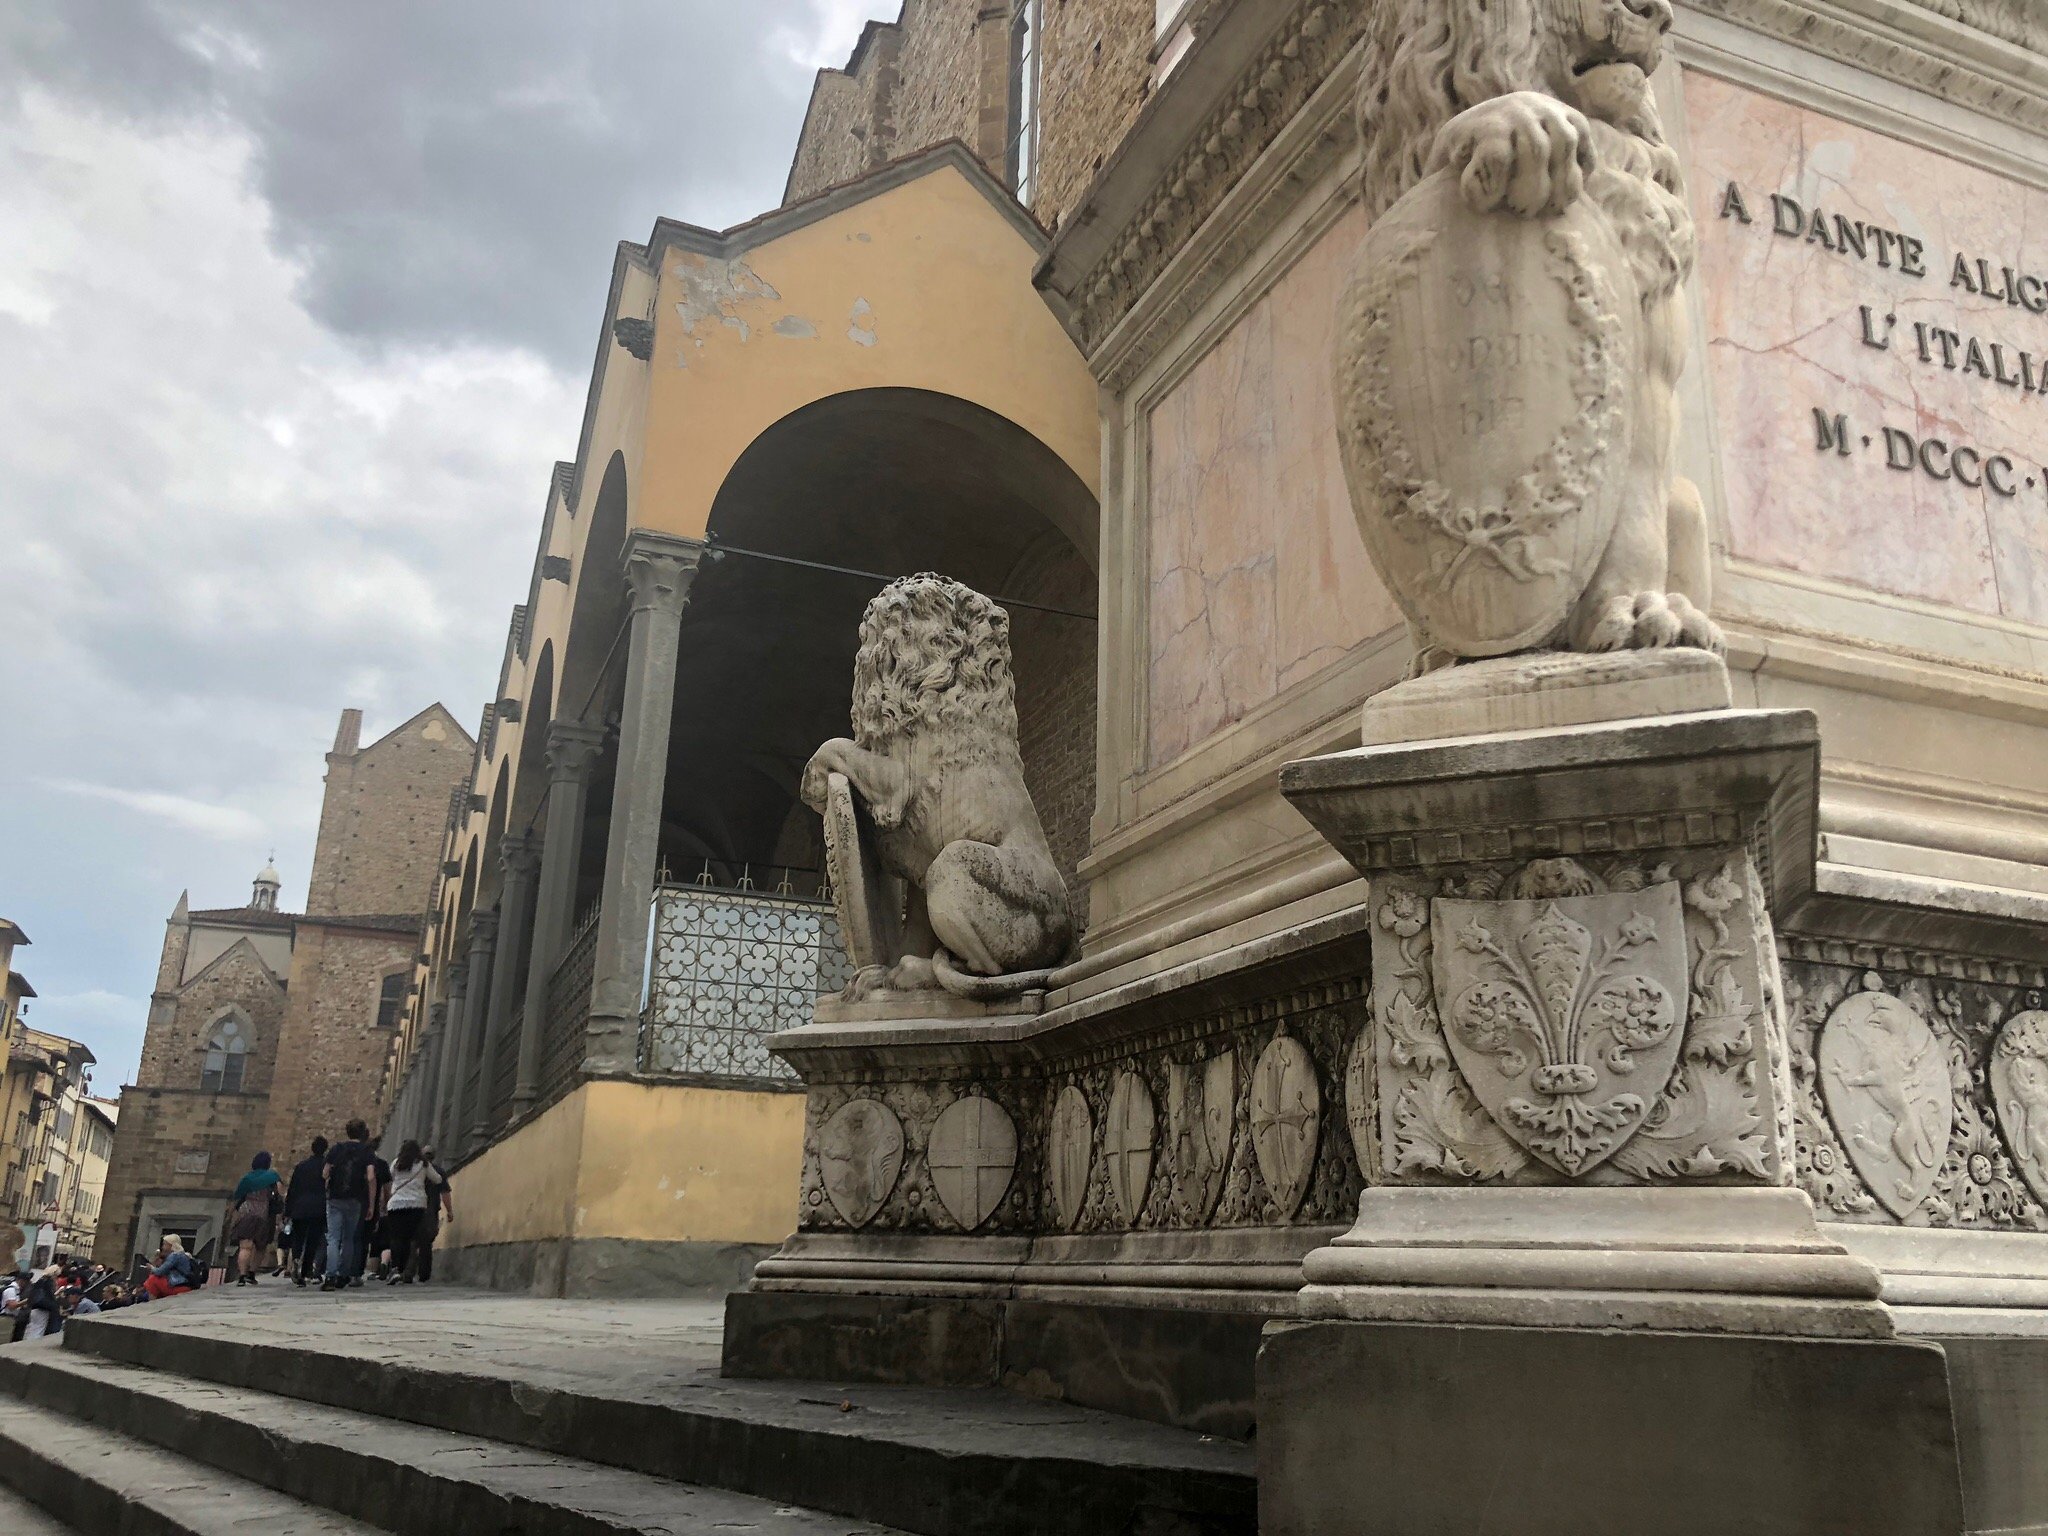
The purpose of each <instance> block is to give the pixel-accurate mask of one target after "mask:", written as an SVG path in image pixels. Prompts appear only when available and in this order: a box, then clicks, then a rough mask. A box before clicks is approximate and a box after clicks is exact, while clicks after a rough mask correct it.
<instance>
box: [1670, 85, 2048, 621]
mask: <svg viewBox="0 0 2048 1536" xmlns="http://www.w3.org/2000/svg"><path fill="white" fill-rule="evenodd" d="M1685 105H1686V118H1687V129H1688V138H1689V140H1690V145H1691V164H1690V166H1689V168H1688V175H1689V177H1690V184H1691V190H1692V200H1693V209H1694V214H1695V217H1696V218H1697V220H1698V223H1699V232H1700V274H1701V279H1702V290H1703V293H1704V296H1705V302H1706V336H1707V356H1706V359H1705V367H1706V370H1707V377H1708V383H1709V387H1710V389H1711V392H1712V398H1713V403H1714V411H1715V416H1716V419H1717V423H1718V429H1719V435H1720V444H1719V452H1720V462H1721V469H1722V475H1723V479H1724V484H1725V486H1726V491H1727V512H1728V527H1729V541H1730V553H1731V554H1732V555H1733V556H1735V557H1737V558H1740V559H1744V560H1748V561H1753V562H1756V563H1758V564H1761V565H1766V566H1774V567H1778V568H1781V569H1784V570H1788V571H1797V572H1803V573H1807V574H1811V575H1815V576H1824V577H1829V578H1833V579H1836V580H1840V581H1844V582H1849V583H1853V584H1856V585H1859V586H1864V587H1868V588H1872V589H1875V590H1877V591H1880V592H1888V593H1893V594H1896V595H1899V596H1902V597H1908V598H1917V599H1921V600H1924V601H1928V602H1933V603H1939V604H1945V605H1948V606H1951V607H1955V608H1958V609H1963V610H1967V611H1970V612H1975V613H1983V614H1999V615H2004V616H2007V617H2010V618H2016V619H2022V620H2026V621H2029V622H2033V623H2048V471H2044V469H2043V468H2042V465H2043V463H2044V462H2048V283H2044V281H2043V279H2048V194H2044V193H2041V192H2038V191H2035V190H2033V189H2030V188H2028V187H2025V186H2023V185H2021V184H2019V183H2017V182H2014V181H2011V180H2009V179H2007V178H2005V177H2001V176H1997V175H1994V174H1992V173H1991V172H1988V171H1983V170H1979V169H1976V168H1974V167H1971V166H1968V165H1963V164H1959V163H1957V162H1955V161H1953V160H1949V159H1947V158H1945V157H1943V156H1941V155H1938V154H1936V153H1934V152H1932V151H1930V150H1926V149H1922V148H1919V147H1917V146H1914V145H1910V144H1906V143H1904V142H1902V141H1900V140H1897V139H1893V138H1890V137H1887V136H1885V135H1883V134H1879V133H1875V132H1872V131H1870V130H1868V129H1864V128H1859V127H1855V126H1852V125H1849V124H1846V123H1842V122H1839V121H1836V120H1834V119H1832V118H1829V117H1827V116H1824V115H1823V114H1821V113H1818V112H1815V111H1811V110H1809V109H1806V108H1803V107H1798V106H1794V105H1792V104H1790V103H1787V102H1783V101H1779V100H1777V99H1775V98H1773V97H1769V96H1765V95H1762V94H1760V93H1758V92H1756V91H1752V90H1749V89H1746V88H1744V87H1742V86H1737V85H1732V84H1730V83H1728V82H1726V81H1723V80H1719V79H1716V78H1714V77H1713V76H1710V75H1707V74H1703V73H1700V72H1698V71H1691V72H1688V73H1687V75H1686V77H1685ZM1731 186H1732V187H1733V188H1734V189H1735V190H1736V192H1737V194H1738V196H1739V199H1740V203H1741V209H1738V208H1737V207H1736V205H1735V203H1733V202H1732V201H1731V200H1730V198H1729V189H1730V188H1731ZM1774 194H1775V195H1776V197H1777V199H1779V200H1778V201H1774ZM1786 199H1789V200H1790V202H1787V201H1784V200H1786ZM1793 204H1796V205H1797V206H1796V211H1795V209H1794V207H1793ZM1743 211H1746V212H1747V214H1748V216H1749V221H1748V222H1744V220H1743V218H1742V212H1743ZM1816 213H1819V214H1820V215H1821V216H1822V224H1821V230H1820V232H1819V233H1816V232H1815V230H1814V225H1813V216H1814V215H1815V214H1816ZM1795 221H1796V222H1797V223H1798V225H1799V232H1798V233H1797V234H1783V233H1780V232H1779V226H1780V225H1781V224H1783V225H1788V226H1789V225H1791V224H1793V223H1794V222H1795ZM1902 238H1903V241H1904V242H1910V243H1902ZM1859 246H1860V247H1861V251H1860V253H1859V249H1858V248H1859ZM1959 255H1960V256H1961V257H1963V258H1964V260H1965V262H1966V265H1967V269H1968V273H1969V277H1968V282H1967V283H1958V282H1957V281H1956V274H1955V262H1956V259H1957V257H1958V256H1959ZM1979 258H1982V259H1983V261H1984V267H1983V269H1982V270H1981V272H1980V269H1979V268H1978V267H1977V265H1976V263H1977V261H1978V259H1979ZM2005 268H2010V269H2011V275H2010V277H2008V276H2007V275H2006V274H2005V273H2004V271H2003V269H2005ZM1986 277H1988V279H1989V281H1990V285H1991V291H1990V293H1989V294H1986V293H1982V292H1974V291H1972V289H1975V288H1979V287H1981V286H1982V279H1983V278H1986ZM1866 306H1867V311H1866ZM1916 326H1918V327H1920V328H1921V329H1920V330H1919V331H1916V329H1915V327H1916ZM1937 333H1947V334H1949V335H1950V336H1952V337H1953V338H1954V339H1953V340H1952V341H1949V342H1947V343H1944V342H1943V341H1942V340H1941V339H1940V338H1939V336H1938V335H1937ZM1922 338H1925V339H1926V343H1927V344H1926V347H1925V355H1924V356H1923V351H1922ZM1973 339H1974V340H1975V341H1976V342H1977V343H1978V348H1977V351H1976V352H1975V353H1974V354H1973V353H1972V352H1971V351H1970V350H1969V346H1968V343H1969V342H1970V341H1971V340H1973ZM1993 343H1996V344H1997V349H1998V350H1997V351H1996V352H1993V351H1992V346H1993ZM1987 375H1996V376H1995V377H1994V376H1987ZM2001 380H2003V382H2002V381H2001ZM1817 412H1818V413H1819V414H1818V416H1817V415H1816V413H1817ZM1838 416H1839V417H1840V418H1841V419H1842V421H1843V422H1844V423H1846V425H1847V427H1848V429H1849V430H1848V434H1847V437H1846V439H1845V441H1844V442H1843V443H1838V442H1837V441H1836V440H1835V439H1834V438H1833V437H1832V433H1831V431H1830V432H1829V433H1828V434H1826V435H1825V441H1824V433H1823V428H1822V423H1823V422H1826V423H1828V424H1829V427H1830V429H1831V428H1832V424H1833V422H1834V421H1835V419H1836V418H1837V417H1838ZM1887 429H1889V431H1888V430H1887ZM1908 439H1910V441H1911V445H1912V446H1911V447H1910V448H1909V447H1908ZM1929 439H1934V440H1936V441H1937V443H1938V444H1939V446H1938V447H1936V448H1933V449H1930V450H1928V451H1927V453H1926V455H1925V456H1924V457H1923V456H1922V454H1921V453H1920V452H1919V451H1918V450H1919V447H1920V445H1922V444H1924V443H1926V442H1927V441H1928V440H1929ZM1842 446H1846V448H1847V450H1848V451H1847V452H1846V453H1844V452H1842V451H1840V450H1841V447H1842ZM1888 450H1889V458H1890V462H1888ZM1958 450H1962V471H1961V474H1960V475H1958V474H1957V472H1956V461H1955V455H1956V454H1957V452H1958ZM1909 457H1910V462H1911V467H1909V468H1899V467H1893V465H1894V464H1895V463H1897V461H1899V460H1901V459H1907V458H1909ZM1994 460H1997V463H1996V464H1994V463H1993V461H1994ZM2006 465H2009V466H2010V468H2009V469H2007V468H2005V466H2006ZM1987 466H1990V467H1991V473H1990V474H1989V475H1988V476H1987V475H1986V473H1985V469H1986V467H1987ZM1966 481H1976V482H1978V483H1977V484H1974V485H1972V484H1966V483H1965V482H1966ZM2001 487H2002V488H2003V490H2005V491H2009V492H2010V494H2002V493H2001Z"/></svg>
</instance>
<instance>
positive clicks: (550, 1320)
mask: <svg viewBox="0 0 2048 1536" xmlns="http://www.w3.org/2000/svg"><path fill="white" fill-rule="evenodd" d="M724 1307H725V1302H724V1298H722V1297H715V1298H714V1297H697V1298H680V1299H675V1300H648V1301H599V1300H574V1301H563V1300H557V1299H554V1298H547V1297H533V1296H518V1295H508V1294H505V1293H503V1292H498V1291H485V1290H471V1289H464V1288H458V1287H445V1288H444V1287H441V1286H438V1285H437V1286H384V1285H378V1284H374V1283H368V1282H366V1283H365V1284H364V1285H363V1286H362V1287H361V1288H360V1289H350V1290H347V1291H343V1292H339V1293H336V1292H322V1291H318V1290H315V1289H312V1288H310V1287H309V1288H308V1289H306V1290H303V1291H301V1290H299V1289H297V1288H296V1287H294V1286H292V1285H291V1284H290V1283H289V1282H284V1281H265V1282H264V1283H262V1284H260V1285H257V1286H254V1287H236V1286H221V1287H213V1288H210V1289H208V1290H205V1291H202V1292H199V1293H197V1294H195V1295H191V1296H181V1297H175V1298H172V1299H170V1300H168V1301H162V1302H152V1303H150V1304H149V1305H147V1306H143V1307H134V1308H124V1309H122V1310H121V1311H118V1312H115V1313H111V1314H104V1315H103V1317H102V1319H100V1320H98V1321H101V1322H104V1323H106V1324H108V1325H111V1326H118V1327H121V1328H148V1329H151V1330H155V1331H159V1332H163V1333H175V1334H188V1335H193V1336H198V1337H206V1338H220V1339H232V1340H234V1341H237V1342H239V1343H242V1344H250V1345H264V1344H269V1345H274V1346H279V1347H284V1348H298V1349H313V1350H317V1351H319V1352H320V1353H321V1354H323V1355H328V1356H340V1357H344V1358H348V1359H354V1360H361V1361H380V1362H388V1363H391V1364H403V1365H407V1366H410V1367H413V1368H414V1369H425V1370H431V1371H446V1372H454V1373H459V1374H461V1375H465V1376H486V1377H496V1378H499V1379H504V1380H513V1381H518V1382H523V1383H527V1384H530V1385H532V1386H535V1387H544V1388H550V1389H553V1390H556V1391H562V1392H570V1393H575V1394H579V1395H589V1396H592V1397H601V1398H609V1399H615V1400H616V1399H625V1400H631V1401H637V1402H646V1403H659V1404H663V1405H667V1406H673V1407H680V1408H698V1409H705V1408H724V1409H727V1410H730V1411H734V1412H744V1413H745V1414H746V1415H747V1416H748V1417H749V1418H751V1419H755V1420H763V1419H765V1420H769V1421H772V1422H776V1423H782V1424H793V1425H805V1426H808V1427H811V1428H813V1429H824V1430H827V1431H835V1432H851V1433H859V1434H864V1435H874V1434H877V1433H885V1434H892V1435H900V1436H905V1437H908V1438H911V1439H915V1440H919V1441H926V1442H938V1443H941V1444H943V1445H945V1446H946V1447H947V1448H948V1449H950V1450H953V1451H956V1452H968V1453H982V1454H990V1455H1015V1454H1018V1453H1020V1452H1022V1453H1025V1454H1029V1453H1031V1452H1032V1451H1034V1450H1047V1451H1049V1450H1053V1449H1055V1448H1058V1449H1061V1450H1071V1448H1072V1446H1073V1444H1074V1442H1075V1439H1076V1437H1077V1436H1085V1438H1086V1444H1087V1445H1088V1446H1089V1447H1090V1448H1091V1454H1092V1455H1093V1456H1095V1457H1099V1458H1101V1459H1104V1460H1110V1461H1114V1460H1117V1459H1119V1458H1121V1457H1135V1458H1138V1459H1147V1458H1148V1457H1149V1456H1151V1455H1155V1454H1156V1455H1161V1456H1171V1457H1172V1458H1173V1459H1174V1460H1176V1461H1178V1462H1184V1463H1188V1464H1192V1465H1194V1466H1197V1467H1203V1468H1207V1469H1211V1470H1214V1471H1216V1472H1220V1473H1236V1472H1240V1471H1244V1470H1246V1469H1248V1467H1249V1465H1250V1455H1251V1452H1250V1448H1249V1447H1247V1446H1245V1445H1242V1444H1240V1443H1237V1442H1234V1441H1229V1440H1223V1439H1215V1438H1211V1437H1206V1436H1194V1435H1191V1434H1189V1433H1187V1432H1186V1431H1182V1430H1176V1429H1171V1428H1168V1427H1166V1426H1163V1425H1157V1424H1150V1423H1146V1422H1144V1421H1141V1420H1136V1419H1127V1418H1122V1417H1120V1416H1118V1415H1115V1414H1108V1413H1101V1412H1098V1411H1096V1410H1093V1409H1088V1408H1077V1407H1073V1406H1070V1405H1068V1404H1064V1403H1057V1402H1049V1401H1045V1400H1042V1399H1038V1398H1032V1397H1025V1396H1021V1395H1018V1394H1015V1393H1011V1392H1002V1391H997V1390H995V1389H992V1388H990V1389H954V1390H946V1389H931V1388H908V1387H876V1386H861V1385H845V1384H835V1383H818V1384H815V1385H807V1384H804V1383H791V1382H779V1381H728V1380H726V1379H724V1378H723V1377H721V1376H720V1375H719V1374H718V1365H719V1350H720V1339H721V1333H722V1326H723V1317H724ZM281 1390H288V1389H281Z"/></svg>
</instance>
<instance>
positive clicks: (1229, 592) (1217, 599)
mask: <svg viewBox="0 0 2048 1536" xmlns="http://www.w3.org/2000/svg"><path fill="white" fill-rule="evenodd" d="M1364 229H1365V221H1364V218H1363V216H1362V215H1360V214H1359V213H1357V212H1356V211H1354V212H1353V213H1351V214H1349V215H1347V216H1346V217H1345V218H1343V219H1342V220H1340V221H1339V222H1338V223H1337V224H1336V225H1334V226H1333V227H1332V228H1331V229H1330V230H1329V231H1328V232H1327V233H1326V234H1325V235H1323V237H1322V238H1321V239H1320V240H1318V241H1317V242H1316V244H1315V245H1313V246H1312V247H1310V249H1309V250H1308V251H1306V252H1305V253H1304V254H1303V255H1302V256H1301V258H1300V259H1299V260H1298V261H1296V262H1295V264H1294V265H1293V266H1292V267H1291V268H1290V269H1289V270H1288V271H1287V273H1286V274H1285V275H1284V276H1283V277H1282V278H1281V279H1280V281H1279V282H1278V283H1276V284H1275V285H1274V286H1273V288H1272V289H1271V291H1270V292H1268V293H1267V294H1266V295H1265V296H1264V297H1263V298H1261V299H1260V300H1259V302H1258V303H1257V304H1255V305H1253V306H1252V308H1251V309H1250V310H1248V311H1247V312H1246V313H1245V315H1244V316H1243V317H1242V318H1241V319H1240V320H1239V321H1238V322H1237V323H1236V324H1235V325H1234V326H1232V327H1231V329H1230V330H1229V331H1228V332H1227V333H1226V334H1225V335H1224V336H1223V338H1222V339H1221V340H1220V341H1218V342H1217V344H1216V345H1215V346H1214V347H1213V348H1211V349H1210V351H1209V352H1208V354H1207V355H1206V356H1204V357H1203V358H1202V360H1201V361H1200V362H1199V363H1197V364H1196V365H1195V367H1194V369H1193V370H1192V371H1190V372H1189V374H1188V375H1187V376H1186V377H1185V378H1184V379H1182V380H1181V381H1180V383H1178V384H1177V385H1175V386H1174V388H1173V389H1172V390H1170V391H1169V392H1168V393H1167V394H1166V395H1165V396H1164V397H1163V398H1162V399H1161V400H1160V401H1159V403H1158V404H1157V405H1156V406H1155V407H1154V408H1153V410H1152V413H1151V418H1150V422H1149V427H1150V466H1151V468H1150V474H1151V485H1150V492H1151V495H1150V516H1151V522H1150V561H1151V565H1150V571H1149V577H1150V585H1151V593H1150V642H1151V674H1150V689H1149V697H1150V710H1149V717H1148V721H1147V738H1146V741H1147V745H1146V762H1147V763H1148V764H1149V765H1153V766H1157V765H1159V764H1162V763H1167V762H1171V761H1172V760H1173V759H1175V758H1177V757H1179V756H1181V755H1182V754H1183V753H1184V752H1186V751H1187V750H1188V749H1189V748H1191V747H1193V746H1195V745H1197V744H1199V743H1200V742H1202V741H1204V740H1206V739H1207V738H1208V737H1209V736H1211V735H1213V734H1214V733H1215V732H1216V731H1218V730H1219V729H1221V728H1222V727H1223V726H1225V725H1228V724H1229V723H1230V722H1231V721H1233V720H1236V719H1238V718H1240V717H1241V716H1243V715H1244V714H1246V713H1247V712H1248V711H1250V710H1252V709H1254V708H1256V707H1257V706H1258V705H1260V704H1263V703H1264V702H1265V701H1266V700H1268V699H1270V698H1273V697H1274V696H1275V695H1276V694H1278V693H1280V692H1281V691H1283V690H1284V689H1287V688H1289V687H1292V686H1293V685H1294V684H1296V683H1298V682H1300V681H1302V680H1303V679H1305V678H1308V677H1311V676H1313V675H1314V674H1315V673H1317V672H1319V671H1320V670H1322V669H1323V668H1324V667H1326V666H1328V665H1330V664H1331V663H1332V662H1334V661H1336V660H1337V659H1338V658H1340V657H1341V656H1343V654H1344V653H1345V652H1346V651H1348V650H1349V649H1351V648H1352V647H1353V646H1355V645H1357V644H1359V643H1360V642H1361V641H1364V640H1369V639H1371V638H1373V637H1374V636H1376V635H1379V634H1382V633H1384V632H1385V631H1386V630H1387V629H1388V628H1389V627H1390V626H1391V625H1393V624H1395V623H1397V622H1398V621H1399V617H1400V616H1399V612H1398V610H1397V609H1396V608H1395V607H1394V604H1393V600H1392V599H1391V598H1389V597H1388V596H1387V593H1386V589H1385V588H1384V587H1382V586H1381V585H1380V582H1379V578H1378V577H1377V576H1376V575H1375V574H1374V573H1373V569H1372V565H1371V562H1370V561H1369V560H1368V559H1367V557H1366V553H1365V546H1364V544H1363V542H1362V541H1361V540H1360V539H1359V536H1358V529H1357V525H1356V524H1355V523H1354V522H1353V520H1352V516H1351V503H1350V499H1349V497H1348V496H1347V495H1346V493H1345V489H1344V473H1343V468H1342V466H1341V464H1340V463H1339V461H1338V457H1337V437H1336V415H1335V408H1334V406H1333V404H1332V400H1331V381H1330V369H1331V359H1330V344H1331V336H1332V331H1333V325H1332V317H1333V316H1334V314H1335V311H1336V304H1337V295H1338V292H1339V291H1340V289H1341V288H1342V286H1343V283H1344V281H1345V278H1346V276H1347V275H1348V272H1349V269H1350V261H1351V256H1352V254H1353V252H1354V251H1355V250H1356V249H1357V246H1358V241H1359V239H1360V237H1361V236H1362V235H1363V234H1364Z"/></svg>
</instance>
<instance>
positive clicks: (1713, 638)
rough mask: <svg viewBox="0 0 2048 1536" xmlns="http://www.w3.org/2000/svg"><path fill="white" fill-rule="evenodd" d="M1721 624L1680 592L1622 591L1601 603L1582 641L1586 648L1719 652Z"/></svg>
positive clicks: (1582, 647) (1717, 653) (1580, 647)
mask: <svg viewBox="0 0 2048 1536" xmlns="http://www.w3.org/2000/svg"><path fill="white" fill-rule="evenodd" d="M1725 644H1726V642H1725V641H1724V640H1723V639H1722V636H1721V629H1720V626H1719V625H1717V624H1716V623H1715V622H1714V621H1713V620H1712V619H1710V618H1708V617H1707V616H1706V615H1705V614H1704V613H1702V612H1700V610H1699V609H1698V608H1697V607H1695V606H1694V605H1693V603H1692V602H1691V601H1690V600H1689V599H1688V598H1686V597H1685V596H1684V595H1683V594H1681V593H1677V592H1619V593H1616V594H1615V595H1614V596H1612V597H1609V598H1607V599H1606V600H1605V601H1604V602H1602V603H1601V604H1600V607H1599V609H1598V610H1597V612H1596V614H1595V616H1594V618H1593V622H1592V623H1591V624H1589V625H1588V626H1587V627H1586V630H1585V633H1584V637H1583V639H1582V640H1581V642H1580V644H1579V647H1578V648H1579V649H1580V650H1582V651H1656V650H1662V649H1664V648H1665V647H1667V646H1673V645H1686V646H1695V647H1697V648H1698V649H1700V650H1703V651H1712V652H1714V654H1716V655H1719V654H1720V653H1721V651H1722V649H1723V648H1724V646H1725Z"/></svg>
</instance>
